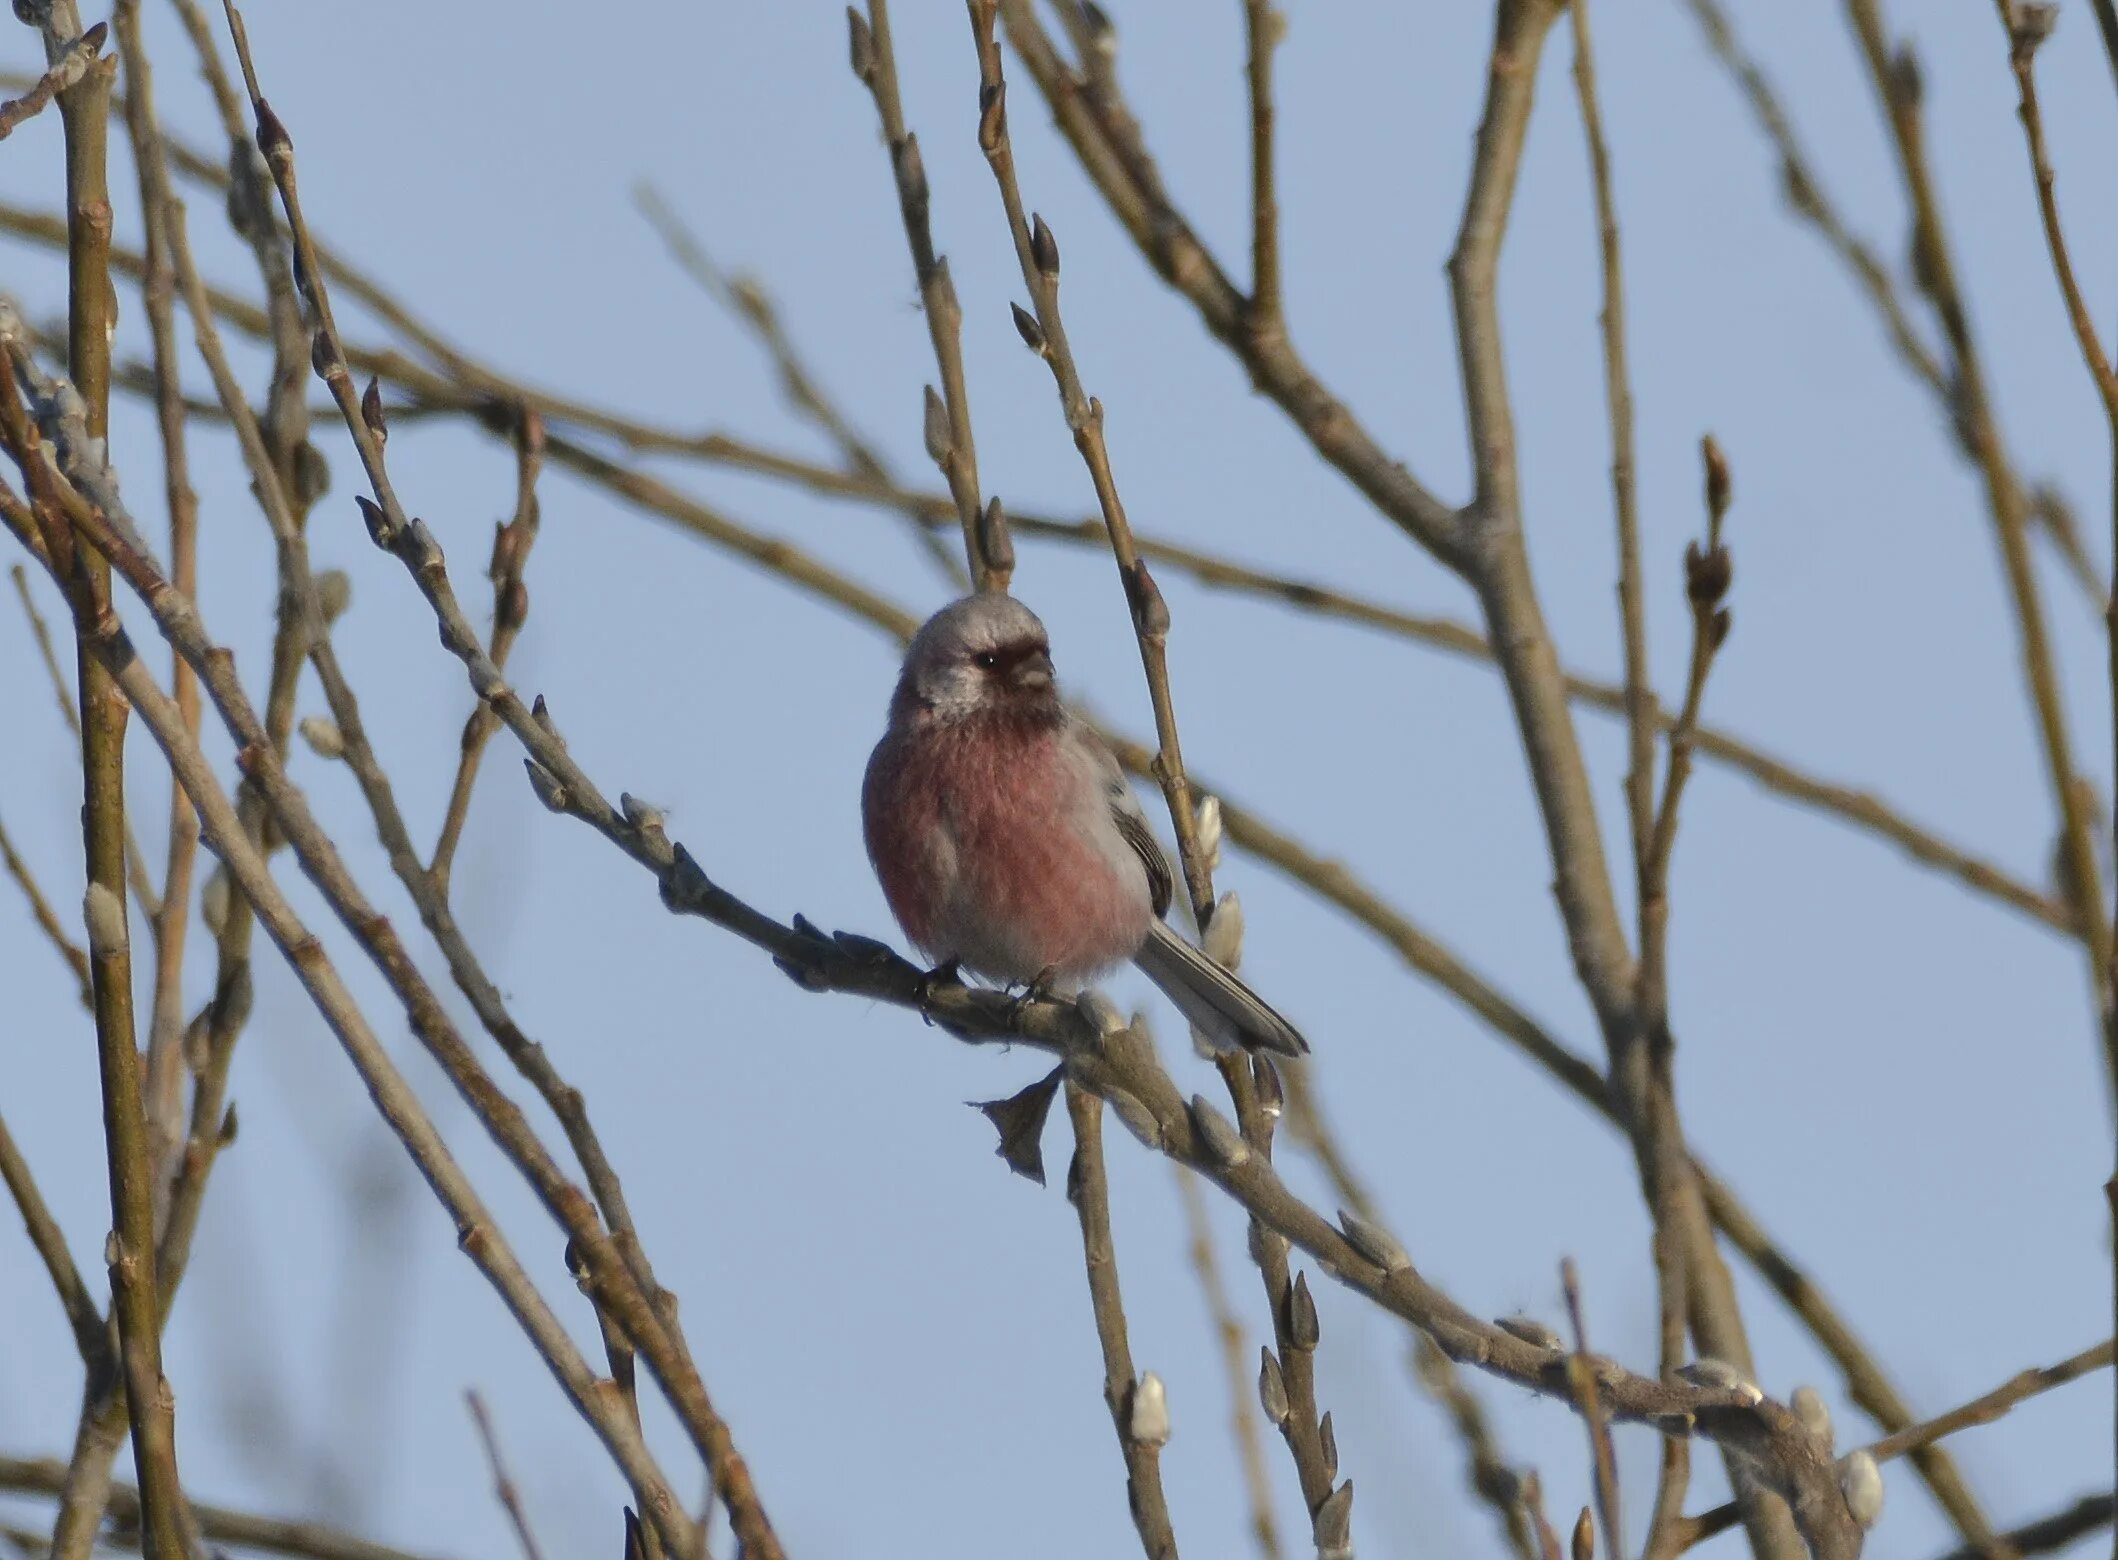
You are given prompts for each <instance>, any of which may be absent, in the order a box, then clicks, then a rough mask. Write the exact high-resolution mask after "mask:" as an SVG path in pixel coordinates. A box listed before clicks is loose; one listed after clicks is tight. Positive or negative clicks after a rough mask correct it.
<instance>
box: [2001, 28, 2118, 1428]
mask: <svg viewBox="0 0 2118 1560" xmlns="http://www.w3.org/2000/svg"><path fill="white" fill-rule="evenodd" d="M1998 4H1999V7H2000V23H2001V28H2002V30H2003V32H2005V33H2006V34H2007V37H2008V63H2009V66H2010V68H2011V69H2012V70H2013V72H2014V75H2015V86H2016V92H2017V95H2018V100H2019V107H2018V110H2017V112H2018V116H2019V117H2020V118H2021V120H2022V130H2023V138H2024V140H2025V141H2026V142H2027V143H2028V146H2029V153H2030V172H2031V177H2032V178H2033V180H2034V181H2035V183H2036V185H2037V210H2038V214H2039V216H2040V217H2041V218H2042V220H2043V224H2044V236H2045V247H2046V248H2047V249H2048V250H2049V251H2050V252H2051V257H2052V274H2053V275H2054V276H2055V277H2056V278H2057V280H2058V282H2059V293H2060V296H2061V298H2062V299H2064V300H2065V303H2066V310H2067V317H2068V319H2069V320H2071V321H2072V322H2073V326H2074V337H2075V340H2076V342H2077V343H2078V344H2079V346H2080V348H2081V360H2082V364H2083V366H2085V367H2086V368H2087V369H2088V371H2089V378H2090V379H2091V380H2092V381H2093V382H2094V383H2095V386H2096V394H2097V397H2098V399H2099V400H2101V401H2102V402H2103V415H2104V420H2105V422H2106V423H2107V424H2108V425H2109V429H2110V440H2111V445H2110V448H2111V452H2112V459H2113V462H2114V463H2118V367H2114V366H2113V364H2112V362H2111V359H2110V357H2109V356H2108V355H2106V353H2105V351H2104V347H2103V340H2102V337H2101V336H2100V335H2099V334H2098V332H2097V329H2096V319H2095V316H2094V315H2093V314H2092V313H2091V312H2090V310H2089V304H2088V300H2087V299H2086V298H2085V297H2084V296H2083V295H2082V291H2081V282H2080V280H2079V278H2077V277H2076V276H2075V274H2074V261H2073V257H2072V255H2071V254H2069V252H2068V250H2067V241H2066V231H2065V228H2064V227H2063V226H2062V224H2061V222H2060V219H2059V198H2058V195H2057V193H2056V191H2055V190H2054V188H2053V183H2054V179H2053V173H2052V161H2051V156H2050V154H2049V153H2048V151H2047V150H2046V148H2045V138H2044V114H2043V111H2042V110H2041V109H2040V107H2039V106H2038V101H2037V71H2036V58H2037V49H2038V46H2039V45H2040V44H2041V43H2043V42H2044V39H2045V35H2046V34H2047V33H2048V32H2049V31H2050V30H2051V27H2052V24H2053V22H2054V21H2055V20H2056V17H2057V12H2056V11H2055V10H2053V9H2052V8H2051V7H2049V6H2041V5H2027V4H2019V3H2017V0H1998ZM2108 13H2109V7H2108V5H2106V6H2105V9H2104V12H2103V13H2102V14H2103V16H2104V20H2105V22H2106V25H2107V26H2108V24H2109V22H2110V17H2109V14H2108ZM2114 36H2118V33H2114V32H2109V31H2107V32H2106V35H2105V42H2106V44H2111V43H2112V42H2113V39H2114ZM2112 64H2113V67H2114V68H2118V53H2114V54H2113V55H2112ZM2111 543H2112V549H2113V550H2112V554H2111V596H2110V598H2109V600H2108V602H2107V604H2106V607H2105V610H2104V632H2105V637H2106V641H2107V657H2108V659H2107V665H2108V668H2109V690H2110V700H2111V707H2112V710H2113V713H2114V716H2118V464H2114V473H2113V477H2112V494H2111ZM2112 741H2113V743H2114V745H2118V726H2114V727H2113V730H2112ZM2079 792H2080V788H2079V787H2074V788H2071V789H2070V794H2071V795H2074V796H2077V797H2078V795H2079ZM2113 806H2114V808H2118V799H2114V802H2113ZM2113 828H2114V829H2118V811H2114V814H2113ZM2082 888H2083V890H2084V891H2085V892H2086V893H2087V894H2088V895H2089V896H2090V897H2092V898H2093V897H2094V895H2095V893H2096V888H2095V885H2094V883H2093V882H2090V883H2086V884H2083V885H2082ZM2114 892H2118V887H2114ZM2114 916H2118V909H2114ZM2105 951H2106V954H2107V958H2106V962H2105V965H2104V969H2103V971H2102V993H2101V995H2102V1006H2103V1043H2104V1057H2105V1063H2106V1066H2107V1069H2108V1072H2109V1082H2110V1086H2111V1091H2112V1108H2113V1111H2114V1112H2118V938H2114V939H2111V940H2110V942H2109V945H2108V947H2107V948H2106V950H2105ZM2104 1192H2105V1197H2106V1200H2107V1202H2108V1205H2109V1208H2110V1213H2111V1221H2112V1226H2113V1228H2114V1229H2118V1170H2114V1171H2113V1173H2112V1174H2111V1177H2110V1179H2109V1180H2108V1181H2107V1182H2106V1183H2105V1187H2104ZM2111 1262H2112V1284H2111V1306H2112V1320H2113V1322H2114V1324H2118V1244H2114V1245H2113V1247H2112V1254H2111ZM2114 1423H2118V1421H2114Z"/></svg>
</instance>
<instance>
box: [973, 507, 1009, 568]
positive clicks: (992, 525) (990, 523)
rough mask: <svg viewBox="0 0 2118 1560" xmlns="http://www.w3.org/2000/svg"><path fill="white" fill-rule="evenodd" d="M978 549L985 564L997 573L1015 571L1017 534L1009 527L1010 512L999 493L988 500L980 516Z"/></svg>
mask: <svg viewBox="0 0 2118 1560" xmlns="http://www.w3.org/2000/svg"><path fill="white" fill-rule="evenodd" d="M978 551H979V554H980V556H982V557H983V558H984V559H985V566H986V567H987V568H988V569H991V570H992V571H993V572H994V573H995V574H1003V575H1005V574H1012V573H1014V571H1015V536H1014V533H1013V532H1012V531H1010V530H1009V529H1008V514H1007V511H1006V510H1005V509H1002V508H1001V507H1000V498H999V496H998V495H997V494H996V495H995V496H994V497H993V498H991V499H990V500H988V501H987V503H986V506H985V512H984V513H983V514H981V515H980V516H979V517H978Z"/></svg>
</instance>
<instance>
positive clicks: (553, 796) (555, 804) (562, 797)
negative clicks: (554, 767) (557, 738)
mask: <svg viewBox="0 0 2118 1560" xmlns="http://www.w3.org/2000/svg"><path fill="white" fill-rule="evenodd" d="M522 767H523V768H524V769H525V770H527V771H528V772H529V783H530V789H531V790H532V791H535V792H536V793H537V800H538V801H540V802H542V803H543V804H544V805H545V806H546V807H547V808H549V809H550V810H551V811H552V812H555V813H563V812H565V811H566V805H567V795H566V787H565V786H563V785H561V784H560V783H559V778H558V776H556V775H554V774H553V773H552V772H551V771H550V770H549V769H546V768H545V767H544V766H543V765H542V764H540V763H538V762H537V761H536V760H535V759H534V758H525V759H524V760H523V761H522Z"/></svg>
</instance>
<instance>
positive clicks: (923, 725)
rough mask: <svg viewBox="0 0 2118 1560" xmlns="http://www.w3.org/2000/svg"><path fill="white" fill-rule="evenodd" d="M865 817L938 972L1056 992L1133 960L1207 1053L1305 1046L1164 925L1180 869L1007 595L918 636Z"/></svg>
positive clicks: (969, 601) (1039, 627) (897, 910)
mask: <svg viewBox="0 0 2118 1560" xmlns="http://www.w3.org/2000/svg"><path fill="white" fill-rule="evenodd" d="M861 819H862V823H863V825H864V827H865V830H866V834H867V841H868V857H869V860H871V861H872V862H873V863H874V864H875V875H876V877H877V878H879V879H880V880H881V882H882V889H883V895H884V897H885V898H887V899H888V900H889V902H890V910H891V912H892V913H893V914H894V915H895V916H896V917H897V921H898V924H899V925H900V926H902V927H903V928H904V931H905V935H906V936H907V937H909V938H911V939H912V941H913V942H914V943H915V944H917V945H918V947H919V948H920V949H921V950H922V951H923V952H924V953H925V954H926V955H927V956H928V957H930V958H932V959H934V960H935V961H937V963H939V964H942V965H944V966H951V965H953V966H960V967H961V968H963V969H967V970H969V971H971V972H972V973H973V974H977V975H982V976H984V977H986V978H988V979H990V980H996V981H1000V982H1003V983H1006V984H1017V983H1026V984H1028V985H1029V986H1031V987H1032V988H1033V989H1053V990H1060V989H1068V988H1077V987H1078V986H1080V985H1081V984H1082V983H1083V982H1086V981H1089V980H1092V979H1094V978H1095V977H1096V976H1098V975H1101V974H1103V973H1104V972H1105V971H1107V970H1109V969H1111V968H1112V967H1114V966H1116V965H1118V964H1120V963H1122V962H1123V961H1125V960H1127V959H1130V960H1131V961H1132V962H1133V963H1135V964H1137V965H1138V966H1139V967H1140V968H1141V970H1143V971H1144V972H1145V973H1146V975H1147V978H1148V979H1149V980H1151V981H1153V982H1154V983H1155V984H1156V985H1157V986H1159V987H1160V988H1161V989H1162V991H1163V992H1164V994H1166V995H1167V996H1168V997H1169V999H1170V1000H1171V1001H1172V1002H1174V1003H1175V1004H1176V1005H1177V1007H1178V1009H1179V1010H1180V1011H1181V1012H1182V1013H1183V1014H1184V1017H1185V1018H1186V1019H1188V1020H1189V1021H1190V1022H1191V1024H1192V1025H1193V1027H1194V1028H1196V1029H1197V1030H1199V1031H1200V1033H1201V1034H1203V1035H1204V1036H1205V1037H1206V1038H1207V1039H1208V1041H1210V1042H1211V1043H1213V1044H1215V1045H1218V1046H1222V1047H1231V1046H1243V1047H1248V1048H1263V1049H1265V1050H1269V1051H1278V1052H1281V1053H1283V1054H1285V1055H1289V1056H1299V1055H1301V1054H1302V1053H1303V1052H1305V1051H1307V1050H1308V1049H1309V1044H1308V1042H1307V1041H1305V1040H1304V1039H1303V1038H1302V1036H1301V1034H1300V1032H1299V1031H1297V1030H1296V1029H1295V1027H1294V1026H1293V1025H1292V1024H1290V1023H1288V1022H1287V1020H1286V1019H1284V1018H1282V1017H1280V1015H1279V1014H1278V1013H1276V1012H1275V1011H1273V1009H1272V1008H1271V1007H1270V1006H1269V1005H1268V1004H1267V1003H1266V1002H1265V1001H1264V1000H1263V999H1262V998H1260V997H1259V996H1258V995H1257V993H1255V992H1254V991H1252V990H1251V989H1250V988H1249V987H1248V986H1246V985H1244V984H1243V982H1241V981H1240V980H1238V979H1236V977H1235V976H1234V975H1233V974H1231V973H1230V972H1229V971H1227V970H1225V969H1223V968H1222V967H1221V966H1220V965H1219V964H1217V963H1215V962H1214V961H1213V960H1212V959H1210V958H1208V957H1207V956H1206V955H1205V954H1204V953H1202V952H1200V951H1199V950H1198V949H1197V948H1194V947H1193V946H1192V945H1191V944H1190V943H1189V942H1186V941H1185V940H1184V939H1183V938H1182V937H1181V936H1179V935H1178V934H1177V933H1176V932H1174V931H1172V930H1170V928H1169V927H1167V926H1166V925H1164V924H1163V921H1162V917H1163V916H1164V915H1165V914H1167V913H1168V910H1169V902H1170V897H1171V894H1172V892H1173V890H1174V886H1175V883H1174V879H1173V878H1172V876H1171V873H1170V868H1169V861H1168V858H1166V857H1165V856H1164V855H1163V854H1162V849H1161V847H1160V846H1159V845H1157V844H1156V843H1155V838H1154V835H1153V833H1152V832H1151V831H1150V830H1149V829H1148V826H1147V818H1146V815H1145V814H1144V813H1143V812H1142V811H1141V808H1140V803H1139V800H1138V798H1136V797H1135V796H1134V795H1133V793H1132V788H1131V787H1130V786H1128V785H1127V784H1126V782H1125V776H1124V773H1123V772H1122V771H1121V770H1120V769H1119V768H1118V761H1117V759H1115V758H1114V757H1112V756H1111V751H1110V749H1109V748H1108V747H1106V746H1105V745H1104V743H1103V739H1102V738H1100V737H1098V736H1097V735H1096V733H1095V732H1094V731H1092V730H1091V729H1090V728H1089V726H1088V725H1087V723H1086V722H1084V721H1083V720H1081V719H1080V717H1078V716H1076V715H1074V714H1072V713H1071V712H1070V711H1068V710H1067V708H1066V706H1065V705H1063V704H1062V703H1061V702H1060V700H1059V688H1058V683H1057V681H1056V679H1055V678H1054V675H1053V671H1052V656H1051V642H1050V640H1049V639H1048V638H1047V636H1046V634H1045V631H1044V625H1043V624H1042V623H1041V622H1039V621H1038V620H1037V615H1036V614H1035V613H1033V612H1032V611H1030V609H1029V608H1028V607H1025V606H1024V605H1022V603H1021V602H1019V601H1017V600H1015V599H1014V598H1013V597H1012V596H1007V595H1004V594H1000V593H998V592H986V593H981V594H979V595H975V596H967V597H965V598H964V599H962V600H961V601H956V602H952V603H950V604H949V605H948V606H946V607H944V608H942V609H941V611H939V612H937V613H935V614H934V616H933V617H931V618H929V619H928V620H927V622H926V624H925V625H924V626H923V627H922V628H921V629H920V630H919V632H918V634H916V635H915V636H914V637H913V639H912V644H911V647H910V649H908V650H907V651H906V652H905V662H904V670H903V672H902V673H901V674H900V675H899V677H898V679H897V691H896V692H895V693H894V694H893V695H892V696H891V700H890V725H889V729H888V730H887V731H885V732H884V733H883V738H882V740H881V741H880V742H878V743H877V744H876V745H875V752H874V753H873V755H871V756H870V758H869V759H868V773H867V779H866V782H865V784H864V785H863V786H862V789H861Z"/></svg>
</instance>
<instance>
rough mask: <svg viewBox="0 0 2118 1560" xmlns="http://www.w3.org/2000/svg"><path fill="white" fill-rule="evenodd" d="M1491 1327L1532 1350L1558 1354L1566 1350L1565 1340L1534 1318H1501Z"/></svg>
mask: <svg viewBox="0 0 2118 1560" xmlns="http://www.w3.org/2000/svg"><path fill="white" fill-rule="evenodd" d="M1493 1325H1494V1326H1495V1327H1498V1328H1499V1329H1500V1330H1501V1331H1502V1332H1504V1333H1506V1334H1507V1335H1508V1336H1509V1337H1511V1338H1520V1339H1521V1340H1522V1341H1523V1342H1524V1343H1526V1344H1528V1345H1529V1346H1530V1347H1531V1348H1533V1349H1549V1350H1551V1351H1552V1352H1554V1353H1558V1352H1560V1351H1561V1350H1563V1349H1565V1348H1566V1340H1565V1339H1563V1338H1561V1337H1560V1336H1559V1334H1558V1333H1557V1332H1556V1331H1554V1330H1553V1329H1552V1328H1550V1327H1547V1326H1545V1324H1544V1323H1542V1322H1540V1321H1538V1320H1537V1318H1536V1317H1534V1316H1503V1317H1501V1318H1500V1319H1499V1320H1498V1321H1496V1322H1494V1323H1493Z"/></svg>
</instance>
